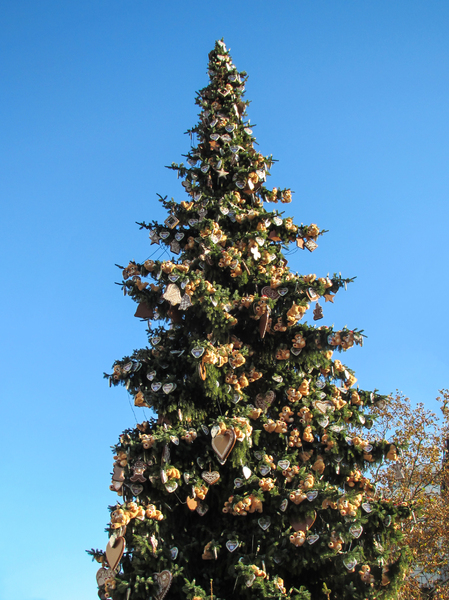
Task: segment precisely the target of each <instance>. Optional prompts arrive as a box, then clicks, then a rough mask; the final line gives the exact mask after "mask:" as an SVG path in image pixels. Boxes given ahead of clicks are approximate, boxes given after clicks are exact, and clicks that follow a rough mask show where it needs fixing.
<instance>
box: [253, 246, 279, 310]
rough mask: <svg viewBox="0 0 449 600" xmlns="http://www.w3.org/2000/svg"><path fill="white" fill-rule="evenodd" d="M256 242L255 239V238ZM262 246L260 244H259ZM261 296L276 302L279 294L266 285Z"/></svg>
mask: <svg viewBox="0 0 449 600" xmlns="http://www.w3.org/2000/svg"><path fill="white" fill-rule="evenodd" d="M256 240H257V238H256ZM260 245H262V244H260ZM262 296H266V297H267V298H270V299H271V300H277V299H278V298H279V293H278V292H277V291H276V290H274V289H273V288H271V287H270V286H269V285H266V286H265V287H263V288H262Z"/></svg>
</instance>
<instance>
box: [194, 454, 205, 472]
mask: <svg viewBox="0 0 449 600" xmlns="http://www.w3.org/2000/svg"><path fill="white" fill-rule="evenodd" d="M196 463H197V465H198V466H199V468H200V469H204V460H203V459H202V458H201V456H198V457H197V459H196Z"/></svg>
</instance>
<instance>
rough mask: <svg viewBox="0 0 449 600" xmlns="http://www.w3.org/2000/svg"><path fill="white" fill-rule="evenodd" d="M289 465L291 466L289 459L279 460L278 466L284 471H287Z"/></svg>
mask: <svg viewBox="0 0 449 600" xmlns="http://www.w3.org/2000/svg"><path fill="white" fill-rule="evenodd" d="M289 466H290V461H289V460H278V467H279V468H280V469H282V471H285V469H288V468H289Z"/></svg>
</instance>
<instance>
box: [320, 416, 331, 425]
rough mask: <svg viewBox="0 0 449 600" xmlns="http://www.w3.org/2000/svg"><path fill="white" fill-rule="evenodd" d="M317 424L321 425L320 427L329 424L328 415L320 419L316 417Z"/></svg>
mask: <svg viewBox="0 0 449 600" xmlns="http://www.w3.org/2000/svg"><path fill="white" fill-rule="evenodd" d="M318 425H321V427H327V426H328V425H329V417H321V419H318Z"/></svg>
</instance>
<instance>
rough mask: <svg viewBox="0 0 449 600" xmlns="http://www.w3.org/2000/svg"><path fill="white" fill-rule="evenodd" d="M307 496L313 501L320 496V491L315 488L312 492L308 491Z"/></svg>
mask: <svg viewBox="0 0 449 600" xmlns="http://www.w3.org/2000/svg"><path fill="white" fill-rule="evenodd" d="M306 496H307V500H308V501H309V502H313V501H314V500H315V498H316V497H317V496H318V491H317V490H313V491H312V492H307V494H306Z"/></svg>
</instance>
